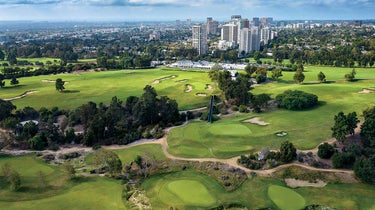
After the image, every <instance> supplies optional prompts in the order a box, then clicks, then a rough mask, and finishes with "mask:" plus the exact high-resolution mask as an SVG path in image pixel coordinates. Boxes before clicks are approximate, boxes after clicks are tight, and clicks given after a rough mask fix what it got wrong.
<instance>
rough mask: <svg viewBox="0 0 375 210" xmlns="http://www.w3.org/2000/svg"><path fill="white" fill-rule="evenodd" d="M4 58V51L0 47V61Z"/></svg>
mask: <svg viewBox="0 0 375 210" xmlns="http://www.w3.org/2000/svg"><path fill="white" fill-rule="evenodd" d="M4 58H5V54H4V52H3V51H2V50H1V49H0V61H3V60H4Z"/></svg>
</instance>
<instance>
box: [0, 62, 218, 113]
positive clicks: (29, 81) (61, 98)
mask: <svg viewBox="0 0 375 210" xmlns="http://www.w3.org/2000/svg"><path fill="white" fill-rule="evenodd" d="M171 75H176V76H177V77H175V78H172V79H168V80H163V81H162V82H160V83H159V84H153V85H152V86H153V87H155V89H156V90H157V92H158V95H159V96H162V95H167V96H169V97H170V98H172V99H176V100H177V102H178V104H179V108H180V109H182V110H185V109H191V108H197V107H201V106H206V104H207V102H208V101H209V96H210V95H211V94H213V93H215V92H216V91H218V90H217V88H216V85H214V84H213V87H214V88H213V89H212V90H206V89H205V87H206V84H211V81H210V79H209V77H208V73H207V71H198V72H189V71H180V70H174V69H167V70H162V69H153V70H122V71H104V72H86V73H80V74H59V75H47V76H37V77H25V78H19V82H20V85H18V86H15V87H12V86H8V85H7V86H6V87H5V88H3V89H1V90H0V98H1V99H5V98H12V97H14V96H18V95H21V94H22V93H24V92H26V91H29V90H35V91H38V92H36V93H34V94H32V95H28V96H26V97H25V98H22V99H18V100H14V101H13V103H14V104H15V105H16V106H17V107H18V108H22V107H25V106H31V107H34V108H36V109H39V108H40V107H42V106H44V107H48V108H51V107H55V106H58V107H60V108H62V109H73V108H76V107H78V106H80V105H82V104H84V103H87V102H88V101H93V102H96V103H100V102H104V103H107V104H108V103H109V102H110V100H111V98H112V97H113V96H117V97H118V98H119V99H121V100H123V101H125V100H126V98H127V97H128V96H131V95H133V96H140V95H141V94H142V93H143V88H144V87H145V86H146V85H151V84H152V82H153V81H154V80H156V79H160V78H163V77H168V76H171ZM57 78H62V79H63V80H64V81H67V82H69V83H68V84H65V88H66V90H65V91H64V92H62V93H59V92H57V91H56V90H55V84H54V83H47V82H42V80H56V79H57ZM183 79H186V80H187V81H188V82H189V84H191V85H193V86H194V90H192V91H191V92H188V93H185V92H184V89H185V83H186V82H177V81H179V80H183ZM6 84H9V81H7V80H6ZM198 92H204V93H207V97H197V96H196V95H195V94H196V93H198Z"/></svg>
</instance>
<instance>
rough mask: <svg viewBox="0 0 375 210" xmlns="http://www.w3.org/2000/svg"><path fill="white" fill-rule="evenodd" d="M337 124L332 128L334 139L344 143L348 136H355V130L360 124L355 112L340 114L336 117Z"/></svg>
mask: <svg viewBox="0 0 375 210" xmlns="http://www.w3.org/2000/svg"><path fill="white" fill-rule="evenodd" d="M334 121H335V124H334V125H333V127H332V128H331V130H332V137H334V138H336V139H337V140H338V141H344V140H345V139H346V135H348V134H351V135H353V134H354V129H355V128H356V127H357V123H358V122H359V120H358V118H357V114H356V113H355V112H352V113H349V114H348V115H345V114H344V113H343V112H339V113H338V114H337V115H335V117H334Z"/></svg>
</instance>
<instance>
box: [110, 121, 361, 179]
mask: <svg viewBox="0 0 375 210" xmlns="http://www.w3.org/2000/svg"><path fill="white" fill-rule="evenodd" d="M186 124H187V123H184V124H183V125H180V126H175V127H170V128H167V129H165V135H164V136H163V137H162V138H160V139H157V140H141V141H138V142H134V143H133V144H131V145H124V146H120V145H112V146H104V147H103V148H106V149H126V148H131V147H134V146H139V145H147V144H159V145H161V147H162V151H163V153H164V155H165V156H166V157H167V158H168V159H171V160H182V161H195V162H216V163H223V164H226V165H229V166H232V167H234V168H240V169H242V170H244V171H245V172H246V173H247V174H251V173H256V174H258V175H261V176H271V174H272V173H274V172H276V171H278V170H281V169H284V168H287V167H290V166H299V167H302V168H305V169H308V170H313V171H321V172H332V173H344V174H349V175H354V172H353V171H352V170H345V169H324V168H315V167H312V166H308V165H305V164H302V163H299V162H293V163H288V164H283V165H280V166H277V167H275V168H272V169H266V170H252V169H249V168H246V167H244V166H242V165H240V164H239V163H238V162H237V160H238V159H239V158H240V156H237V157H233V158H229V159H218V158H185V157H178V156H174V155H172V154H170V153H169V152H168V141H167V139H168V133H169V131H170V130H171V129H173V128H176V127H182V126H185V125H186ZM335 141H336V140H335V139H334V138H332V139H329V140H328V143H329V144H332V143H334V142H335ZM319 145H320V144H319ZM319 145H318V146H317V147H316V148H314V149H311V150H300V151H303V152H313V153H316V152H317V151H318V147H319Z"/></svg>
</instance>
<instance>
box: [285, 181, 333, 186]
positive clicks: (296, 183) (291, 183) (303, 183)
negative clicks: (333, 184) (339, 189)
mask: <svg viewBox="0 0 375 210" xmlns="http://www.w3.org/2000/svg"><path fill="white" fill-rule="evenodd" d="M284 181H285V183H286V185H287V186H288V187H291V188H297V187H325V186H326V185H327V183H325V182H323V181H322V180H318V181H316V182H309V181H305V180H298V179H285V180H284Z"/></svg>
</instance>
